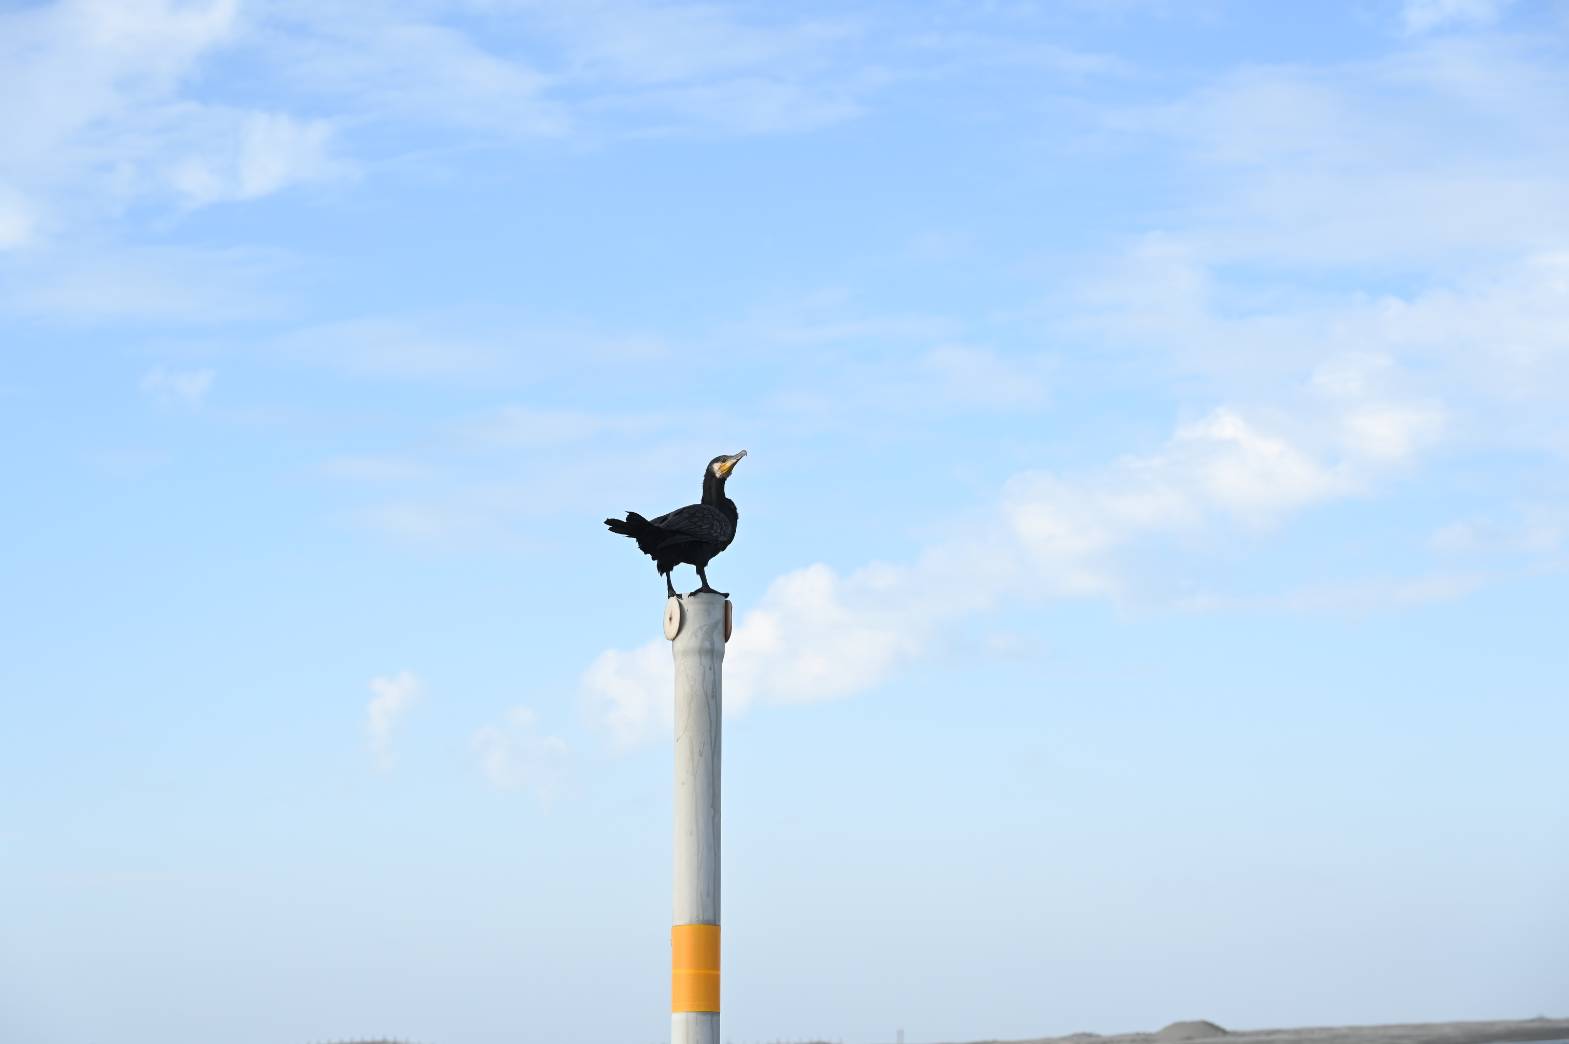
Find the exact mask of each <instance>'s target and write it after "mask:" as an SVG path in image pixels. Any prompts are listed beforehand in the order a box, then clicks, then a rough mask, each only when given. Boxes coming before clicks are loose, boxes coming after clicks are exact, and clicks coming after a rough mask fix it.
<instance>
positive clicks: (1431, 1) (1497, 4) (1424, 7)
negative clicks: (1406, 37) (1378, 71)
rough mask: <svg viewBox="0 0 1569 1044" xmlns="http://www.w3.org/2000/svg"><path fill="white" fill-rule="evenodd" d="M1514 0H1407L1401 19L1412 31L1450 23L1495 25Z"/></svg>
mask: <svg viewBox="0 0 1569 1044" xmlns="http://www.w3.org/2000/svg"><path fill="white" fill-rule="evenodd" d="M1513 2H1514V0H1405V3H1404V5H1402V7H1401V9H1400V21H1401V25H1402V26H1403V27H1404V29H1405V31H1406V32H1408V33H1413V34H1415V33H1427V32H1432V31H1433V30H1435V29H1442V28H1445V27H1448V26H1456V25H1467V26H1478V25H1491V24H1493V23H1494V22H1496V21H1498V19H1499V16H1501V15H1502V14H1503V13H1504V11H1505V10H1507V9H1508V8H1509V7H1510V6H1511V5H1512V4H1513Z"/></svg>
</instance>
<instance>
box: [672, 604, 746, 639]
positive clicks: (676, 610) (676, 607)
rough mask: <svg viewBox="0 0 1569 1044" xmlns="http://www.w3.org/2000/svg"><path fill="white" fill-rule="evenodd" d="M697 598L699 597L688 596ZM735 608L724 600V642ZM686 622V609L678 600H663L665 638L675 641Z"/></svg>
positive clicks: (730, 627) (727, 636)
mask: <svg viewBox="0 0 1569 1044" xmlns="http://www.w3.org/2000/svg"><path fill="white" fill-rule="evenodd" d="M688 597H691V598H697V597H701V596H699V595H689V596H688ZM734 610H735V607H734V606H733V605H731V604H730V599H728V598H726V599H725V641H727V642H728V641H729V640H730V632H731V630H732V629H733V628H734V621H735V611H734ZM685 622H686V608H685V606H684V605H683V604H682V602H681V599H680V598H667V599H665V637H666V638H667V639H669V640H670V641H672V642H673V641H675V640H676V636H677V635H679V634H680V633H681V625H682V624H684V623H685Z"/></svg>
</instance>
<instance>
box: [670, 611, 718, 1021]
mask: <svg viewBox="0 0 1569 1044" xmlns="http://www.w3.org/2000/svg"><path fill="white" fill-rule="evenodd" d="M671 601H672V602H677V599H671ZM729 619H730V602H729V600H728V599H726V598H724V597H723V596H722V595H718V594H708V593H704V594H691V595H688V596H687V597H686V599H685V600H684V601H681V602H679V603H678V608H677V622H676V625H675V633H674V635H673V636H671V639H672V640H671V649H672V652H673V655H674V657H675V734H676V738H675V917H674V921H673V927H672V928H671V930H670V958H671V963H670V971H671V975H670V1041H671V1044H719V751H720V720H721V714H722V709H723V700H722V691H721V690H722V684H721V681H722V678H721V675H722V666H723V664H724V659H725V638H726V637H727V636H728V634H729V630H730V628H729V626H728V623H729ZM665 621H666V622H665V633H666V635H671V625H670V611H669V609H668V607H667V609H666V616H665Z"/></svg>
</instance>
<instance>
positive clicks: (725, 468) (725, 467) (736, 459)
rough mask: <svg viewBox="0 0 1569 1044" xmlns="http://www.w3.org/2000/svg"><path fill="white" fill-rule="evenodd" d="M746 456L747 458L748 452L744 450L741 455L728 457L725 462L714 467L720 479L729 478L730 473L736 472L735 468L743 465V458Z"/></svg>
mask: <svg viewBox="0 0 1569 1044" xmlns="http://www.w3.org/2000/svg"><path fill="white" fill-rule="evenodd" d="M744 456H746V450H742V451H741V452H740V453H737V454H734V455H733V456H729V457H726V458H725V459H724V460H722V461H720V462H719V463H718V464H715V465H714V471H715V473H717V474H718V475H719V477H720V478H729V477H730V473H731V472H732V471H734V470H735V466H736V465H737V464H739V463H741V458H742V457H744Z"/></svg>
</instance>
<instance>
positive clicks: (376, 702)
mask: <svg viewBox="0 0 1569 1044" xmlns="http://www.w3.org/2000/svg"><path fill="white" fill-rule="evenodd" d="M423 688H424V687H423V686H422V685H421V684H420V680H419V679H418V678H417V677H415V676H414V674H413V672H411V671H400V672H399V673H397V674H393V675H381V676H377V677H375V678H372V679H371V680H370V690H371V692H373V693H375V695H374V696H373V697H372V698H371V701H370V703H368V704H366V706H365V715H366V730H367V732H368V734H369V737H370V746H371V750H372V752H374V753H375V755H376V761H377V763H378V764H380V765H381V767H382V768H388V767H390V766H391V764H392V730H393V728H394V727H395V726H396V725H397V723H398V721H399V719H401V718H402V717H403V715H404V714H406V713H407V712H408V710H409V708H410V707H412V706H414V704H415V702H416V701H417V700H418V699H419V697H420V693H421V691H422V690H423Z"/></svg>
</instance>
